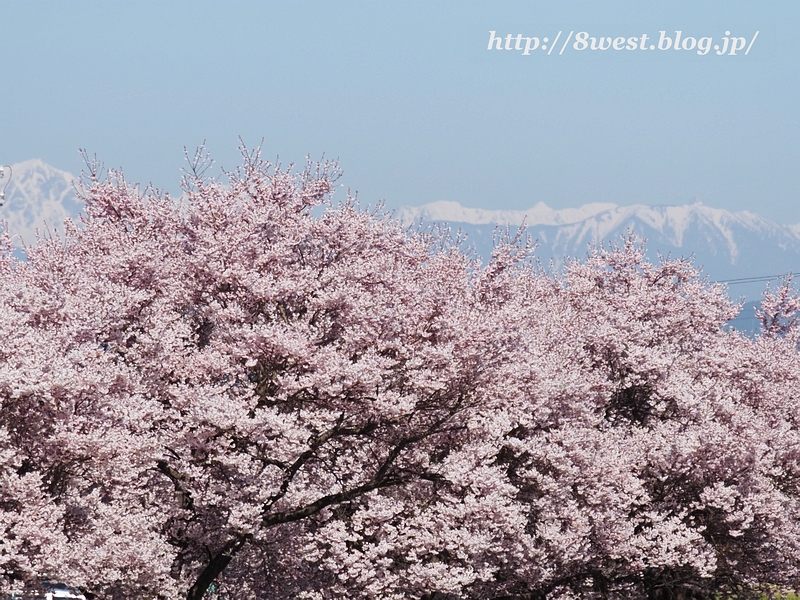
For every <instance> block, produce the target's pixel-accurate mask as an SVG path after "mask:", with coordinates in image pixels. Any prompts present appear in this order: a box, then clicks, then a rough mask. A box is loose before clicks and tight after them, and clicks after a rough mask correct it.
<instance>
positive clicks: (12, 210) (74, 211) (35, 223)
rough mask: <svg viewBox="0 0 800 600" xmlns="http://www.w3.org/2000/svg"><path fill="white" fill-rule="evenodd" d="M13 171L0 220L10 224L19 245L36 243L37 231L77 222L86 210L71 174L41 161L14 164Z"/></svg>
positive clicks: (41, 231)
mask: <svg viewBox="0 0 800 600" xmlns="http://www.w3.org/2000/svg"><path fill="white" fill-rule="evenodd" d="M11 169H12V175H11V181H10V183H9V185H8V189H7V190H6V197H5V201H4V203H3V207H2V208H0V218H2V219H3V220H5V221H6V222H7V223H8V231H9V233H10V234H11V235H12V236H15V242H16V245H20V242H24V244H26V245H29V244H33V243H34V242H35V241H36V235H37V233H36V232H37V230H38V231H39V232H40V233H42V234H44V233H45V232H46V231H47V230H48V229H50V230H53V229H55V230H56V231H60V230H61V229H62V223H63V222H64V220H65V219H67V218H73V219H74V218H75V217H76V216H77V215H78V213H80V211H81V210H82V209H83V204H82V203H81V202H80V201H79V200H78V197H77V195H76V193H75V189H74V188H73V186H72V181H73V180H74V179H75V177H74V176H73V175H71V174H70V173H67V172H66V171H61V170H59V169H56V168H54V167H51V166H50V165H48V164H47V163H45V162H43V161H41V160H39V159H32V160H26V161H24V162H21V163H17V164H15V165H11ZM20 238H21V240H20Z"/></svg>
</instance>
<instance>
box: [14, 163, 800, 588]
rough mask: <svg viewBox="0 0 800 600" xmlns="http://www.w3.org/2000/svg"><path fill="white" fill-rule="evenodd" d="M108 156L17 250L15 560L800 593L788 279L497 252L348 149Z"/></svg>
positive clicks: (125, 575)
mask: <svg viewBox="0 0 800 600" xmlns="http://www.w3.org/2000/svg"><path fill="white" fill-rule="evenodd" d="M243 157H244V160H243V164H242V166H241V167H239V168H238V169H237V170H236V171H235V172H232V173H230V174H228V180H227V181H226V182H221V181H217V180H214V179H210V178H206V177H205V176H204V173H203V169H202V165H200V164H197V163H195V165H194V169H190V171H189V172H188V173H187V175H186V177H185V180H184V188H185V189H184V194H183V195H182V196H181V197H180V198H179V199H173V198H170V197H169V196H168V195H166V194H162V193H159V192H156V191H154V190H149V189H148V190H145V191H142V190H140V189H139V188H138V187H136V186H131V185H129V184H128V183H126V182H125V180H124V178H123V177H122V175H121V173H117V172H111V173H110V174H109V176H108V177H101V176H100V173H99V172H97V171H96V170H90V173H89V177H88V181H87V184H86V186H85V188H84V190H83V194H84V197H85V201H86V214H85V215H84V216H83V217H82V218H81V220H82V223H81V224H80V225H78V224H74V223H70V222H67V223H65V229H64V232H63V238H59V237H48V238H42V239H41V240H40V242H39V243H38V244H37V245H36V246H34V247H31V248H28V249H27V255H28V256H27V261H19V260H17V259H15V258H14V256H13V254H12V253H11V245H10V241H9V239H8V236H7V235H6V237H5V238H4V241H3V244H4V247H3V248H4V254H3V259H2V264H0V328H1V329H0V357H1V358H2V361H1V362H0V403H2V411H1V412H0V577H1V578H2V579H0V582H1V585H2V587H3V589H4V590H6V591H8V590H11V589H17V588H21V587H23V586H25V585H27V584H31V585H32V584H34V583H35V582H37V581H41V580H42V579H51V580H60V581H65V582H68V583H70V584H72V585H76V586H79V587H81V588H82V589H83V590H85V591H86V592H89V593H91V594H93V595H94V596H95V597H97V598H113V599H123V598H132V597H137V598H152V599H156V598H159V599H164V600H173V599H179V598H187V599H188V600H199V599H200V598H203V597H206V598H210V597H213V596H218V597H223V598H242V599H244V598H254V597H274V598H300V599H305V600H323V599H325V600H327V599H339V598H371V599H375V600H378V599H391V598H397V599H401V598H418V599H428V600H433V599H449V598H453V599H455V598H468V599H500V598H505V599H514V598H516V599H520V600H522V599H533V598H541V599H544V598H547V599H553V600H555V599H567V598H575V597H581V598H626V599H627V598H633V599H635V598H641V599H662V598H663V599H666V598H680V597H683V598H712V597H715V596H714V594H717V593H735V594H738V597H739V598H746V597H759V594H764V593H771V592H772V591H774V590H779V589H781V588H782V587H798V586H799V585H800V571H799V569H800V527H799V525H798V516H800V515H799V514H798V511H799V510H800V507H799V506H798V500H800V488H799V487H798V482H800V435H799V433H798V426H799V424H800V420H799V418H800V414H799V409H798V402H797V399H798V398H799V397H800V379H799V376H800V363H799V362H798V354H797V342H798V334H797V331H796V325H795V319H794V316H795V313H796V311H797V309H798V306H799V305H798V301H797V298H796V297H795V296H794V295H792V293H791V290H790V288H789V287H787V286H784V287H782V288H779V289H778V290H776V291H773V292H772V293H770V294H768V295H767V296H766V298H765V301H764V302H763V304H762V320H763V322H764V331H763V334H762V335H759V336H756V337H755V338H749V337H746V336H743V335H741V334H739V333H737V332H736V331H733V330H731V329H730V328H729V327H727V326H726V324H727V322H728V321H729V320H730V319H731V318H733V316H735V314H736V312H737V309H738V307H737V306H736V305H735V304H733V303H732V302H731V301H730V300H729V299H728V297H727V295H726V291H725V290H724V288H722V287H721V286H718V285H711V284H709V283H708V282H707V281H706V280H705V279H703V278H702V276H701V274H700V273H699V271H698V270H697V269H696V268H695V267H694V266H693V265H692V264H691V262H690V261H688V260H685V259H667V258H665V259H662V260H661V262H660V263H659V264H650V263H648V262H647V261H646V260H645V258H644V251H643V248H642V246H641V244H639V243H637V242H636V241H635V240H633V239H629V240H626V241H624V242H623V243H622V244H621V245H620V246H618V247H613V248H607V249H602V248H601V249H599V250H595V251H593V252H592V253H591V254H590V255H589V256H588V258H586V259H585V260H582V261H575V262H572V263H570V264H569V265H568V266H567V267H566V268H565V269H564V270H563V272H560V273H555V274H553V273H548V272H546V271H545V270H543V269H541V268H540V267H538V266H537V265H536V263H535V262H534V261H533V260H531V259H530V249H529V248H528V247H526V245H525V244H524V242H523V241H521V240H520V239H510V240H505V241H503V240H500V241H499V242H498V245H497V247H496V249H495V252H494V254H493V256H492V257H491V259H490V260H488V261H487V263H486V264H485V265H481V264H480V263H479V262H478V261H477V260H476V259H474V258H473V257H471V256H470V255H469V254H468V253H465V252H463V251H461V249H460V247H459V246H458V245H457V244H452V243H448V241H447V239H443V238H441V237H440V236H436V235H432V234H429V233H425V232H421V231H415V230H409V229H406V228H404V227H403V226H402V225H401V224H399V223H397V222H395V221H394V220H393V219H392V218H391V216H390V215H385V214H383V213H381V212H380V211H372V212H370V211H365V210H362V209H361V208H359V206H358V204H357V202H356V201H355V200H354V199H353V198H347V199H346V200H344V201H342V202H341V203H336V202H334V201H333V200H332V199H331V193H332V191H333V189H334V186H335V182H336V179H337V175H338V171H337V169H336V166H335V165H331V164H324V165H314V164H309V165H308V166H307V168H306V169H305V170H304V171H302V172H300V173H294V172H293V171H292V170H291V169H286V170H284V169H280V168H278V167H275V166H273V165H270V164H269V163H266V162H264V161H263V160H262V159H261V158H260V156H259V153H258V152H257V151H256V152H247V151H245V152H244V153H243Z"/></svg>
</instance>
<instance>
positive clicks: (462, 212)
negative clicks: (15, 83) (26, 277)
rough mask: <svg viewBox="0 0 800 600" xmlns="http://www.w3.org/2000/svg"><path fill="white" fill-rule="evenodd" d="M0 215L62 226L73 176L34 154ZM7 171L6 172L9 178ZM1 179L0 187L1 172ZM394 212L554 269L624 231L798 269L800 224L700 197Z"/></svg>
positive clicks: (718, 268)
mask: <svg viewBox="0 0 800 600" xmlns="http://www.w3.org/2000/svg"><path fill="white" fill-rule="evenodd" d="M12 173H13V175H12V178H11V181H10V183H9V185H8V188H7V189H6V197H5V201H4V205H3V206H2V207H0V218H2V219H3V220H5V221H7V222H8V228H9V231H10V233H11V234H12V235H15V236H17V242H18V245H21V242H22V241H24V243H25V244H32V243H34V242H35V241H36V231H37V230H39V231H40V232H45V231H47V230H48V229H49V230H53V229H56V230H61V229H62V223H63V221H64V219H66V218H68V217H69V218H73V219H74V218H75V217H77V215H78V214H79V213H80V212H81V210H82V209H83V204H82V203H81V201H80V200H79V199H78V197H77V194H76V193H75V189H74V186H73V180H75V177H74V176H73V175H71V174H70V173H67V172H65V171H61V170H59V169H56V168H54V167H52V166H50V165H48V164H46V163H44V162H43V161H41V160H39V159H33V160H28V161H25V162H21V163H17V164H15V165H12ZM7 175H8V174H7V173H5V177H7ZM5 177H4V178H2V179H0V187H2V186H3V185H4V184H5V181H6V178H5ZM395 216H396V217H397V218H399V219H400V220H402V221H403V222H405V223H407V224H411V223H413V222H419V221H422V222H423V223H447V224H449V225H450V226H451V228H453V229H461V230H462V231H463V232H464V233H466V234H467V236H468V242H470V243H472V244H473V245H474V246H475V248H476V250H477V252H478V253H479V254H480V255H481V256H484V257H487V256H488V255H489V254H490V253H491V248H492V240H493V236H494V234H495V230H496V225H499V226H501V227H504V226H509V227H510V229H511V232H512V234H513V233H514V232H515V231H516V228H517V227H518V226H519V225H521V224H522V223H525V224H526V227H527V233H528V234H529V235H530V236H531V237H532V238H533V239H534V240H536V241H537V242H538V244H539V246H538V249H537V251H536V254H537V256H538V257H539V259H540V260H541V262H542V263H543V264H544V265H547V264H548V263H549V262H550V261H552V262H553V265H554V267H556V268H558V267H560V266H561V265H563V264H564V262H565V260H567V259H568V258H569V257H577V258H582V257H585V256H586V254H587V252H588V250H589V248H590V247H591V246H593V245H597V244H599V243H602V242H618V241H620V240H621V238H622V237H623V236H625V235H626V233H627V231H629V230H630V231H633V232H634V233H636V234H637V235H638V236H640V237H643V238H646V239H647V249H648V252H649V254H650V257H651V259H653V260H656V259H657V257H658V254H659V253H660V254H662V255H667V254H671V255H672V256H689V255H693V256H694V259H695V263H696V264H697V265H698V266H700V267H702V268H703V271H704V272H705V273H707V274H708V276H709V279H711V280H712V281H725V280H731V279H741V278H747V277H764V276H770V275H780V274H783V273H788V272H800V223H799V224H796V225H779V224H778V223H775V222H773V221H770V220H768V219H765V218H763V217H760V216H758V215H756V214H754V213H752V212H747V211H743V212H736V213H732V212H729V211H726V210H722V209H718V208H711V207H708V206H704V205H703V204H700V203H695V204H689V205H685V206H645V205H640V204H636V205H632V206H617V205H615V204H610V203H594V204H585V205H583V206H580V207H578V208H566V209H560V210H556V209H553V208H550V207H549V206H547V205H546V204H544V203H541V202H540V203H539V204H537V205H535V206H533V207H531V208H530V209H528V210H522V211H494V210H485V209H477V208H467V207H464V206H461V205H460V204H458V203H457V202H435V203H432V204H427V205H425V206H420V207H404V208H401V209H399V210H397V211H396V212H395ZM763 286H764V283H763V282H757V283H756V284H753V285H749V286H748V285H739V284H738V283H733V284H732V286H731V290H730V291H731V295H732V296H734V297H738V296H739V295H745V296H747V297H748V298H749V299H757V298H758V296H759V295H760V290H761V289H763Z"/></svg>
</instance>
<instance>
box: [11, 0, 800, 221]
mask: <svg viewBox="0 0 800 600" xmlns="http://www.w3.org/2000/svg"><path fill="white" fill-rule="evenodd" d="M0 28H1V29H0V31H1V32H2V35H0V56H2V58H3V60H2V65H3V67H2V75H3V76H2V77H1V78H0V81H2V93H0V109H2V115H0V162H2V163H6V164H7V163H14V162H18V161H22V160H25V159H28V158H34V157H37V158H42V159H43V160H45V161H46V162H48V163H50V164H52V165H54V166H56V167H59V168H62V169H65V170H69V171H72V172H74V173H77V172H79V171H80V169H81V165H82V163H81V159H80V157H79V155H78V149H79V148H86V149H87V150H88V151H89V152H90V153H92V154H94V153H96V154H97V155H98V156H99V157H100V158H101V159H102V160H104V161H105V163H106V164H107V165H109V166H121V167H123V169H124V171H125V173H126V175H127V177H128V178H129V179H130V180H133V181H140V182H142V183H147V182H153V183H154V184H155V185H157V186H159V187H162V188H165V189H167V190H169V191H172V192H175V191H177V190H178V182H179V178H180V168H181V166H182V165H183V147H184V146H188V147H189V148H190V149H193V148H194V147H196V146H197V145H199V144H200V143H202V142H203V141H204V140H205V141H206V143H207V146H208V148H209V150H210V151H211V152H212V154H213V156H214V157H215V159H216V164H217V166H219V167H225V168H232V167H234V166H235V165H236V164H237V162H238V154H237V145H238V137H239V136H241V137H242V138H243V140H244V141H245V143H247V144H248V145H251V146H254V145H257V144H259V143H260V142H261V139H262V138H263V139H264V143H263V153H264V155H265V156H266V157H268V158H274V157H277V156H280V158H281V162H283V163H288V162H302V161H304V157H305V156H306V155H308V154H310V155H311V156H312V158H319V157H321V156H322V155H323V153H324V155H325V156H326V157H330V158H338V159H339V160H340V164H341V166H342V168H343V170H344V178H343V180H342V182H343V183H344V184H345V185H346V186H350V187H352V188H353V189H355V190H358V192H359V197H360V198H361V201H362V202H363V203H369V204H374V203H375V202H378V201H381V200H384V201H385V202H386V204H387V205H388V206H389V207H396V206H401V205H420V204H424V203H428V202H433V201H436V200H456V201H459V202H461V203H462V204H463V205H465V206H472V207H484V208H503V209H524V208H527V207H529V206H531V205H533V204H535V203H536V202H539V201H544V202H546V203H548V204H550V205H551V206H553V207H555V208H562V207H567V206H577V205H580V204H583V203H586V202H615V203H617V204H631V203H644V204H684V203H687V202H693V201H695V200H699V201H702V202H703V203H705V204H707V205H710V206H717V207H722V208H728V209H731V210H746V209H747V210H753V211H755V212H758V213H760V214H762V215H764V216H766V217H769V218H773V219H775V220H778V221H779V222H800V202H798V200H800V193H799V192H800V160H799V159H800V125H799V124H798V116H800V93H798V92H800V3H797V2H794V1H788V0H787V1H784V2H775V1H773V2H758V3H756V2H743V1H738V2H737V1H730V0H728V1H725V2H714V1H705V2H666V1H665V2H644V1H638V2H633V1H631V2H623V1H616V2H614V1H611V2H570V1H562V2H555V1H548V2H502V1H501V2H488V1H487V2H463V1H462V2H421V1H420V2H393V3H390V2H322V1H320V2H265V1H259V2H255V1H253V2H245V1H239V2H237V1H228V2H224V3H223V2H201V1H194V2H183V1H179V0H176V1H171V2H148V1H142V0H138V1H137V2H108V1H105V2H88V1H85V2H81V1H75V2H69V3H66V2H44V1H30V0H29V1H24V2H23V1H16V0H15V1H6V2H4V3H3V5H2V11H0ZM559 30H561V31H563V34H562V35H563V36H564V37H562V38H561V39H565V37H566V35H567V34H568V33H569V32H570V31H574V32H579V31H586V32H588V33H589V34H590V35H592V36H594V35H596V36H598V37H603V36H612V37H614V38H616V37H617V36H624V37H625V38H628V37H631V36H641V35H642V34H647V35H648V36H650V38H651V41H652V38H653V37H654V36H656V37H657V36H658V35H659V31H661V30H663V31H665V32H666V34H667V35H669V36H672V37H674V35H675V32H676V31H677V30H680V31H681V32H682V35H683V36H684V38H685V37H687V36H694V37H695V38H700V37H702V36H710V37H713V39H714V42H715V43H717V42H718V41H720V40H721V39H722V37H723V36H724V35H725V31H731V37H736V36H744V37H746V38H747V40H748V42H749V40H750V39H751V38H752V36H753V35H754V33H755V31H759V35H758V38H757V39H756V41H755V42H754V43H753V46H752V48H751V50H750V53H749V54H748V55H747V56H744V55H743V51H739V52H738V53H737V55H736V56H730V55H729V54H725V55H723V56H718V55H716V53H715V52H713V51H712V52H710V53H709V54H708V55H705V56H699V55H697V53H696V52H695V51H678V52H675V51H672V50H670V51H658V50H655V51H652V52H650V51H638V50H637V51H625V50H623V51H618V52H615V51H613V50H608V51H595V52H591V51H585V52H578V51H576V50H574V49H573V48H572V47H571V46H570V47H569V49H568V50H565V52H564V53H563V54H562V55H560V56H559V55H557V54H555V53H552V54H550V55H548V54H547V53H546V52H542V51H541V49H539V50H538V52H532V53H531V55H529V56H524V55H523V54H522V53H521V52H517V51H516V50H513V49H512V50H511V51H505V50H503V51H488V50H487V42H488V40H489V31H496V32H498V34H501V35H505V34H508V33H511V34H513V35H515V36H516V34H522V35H523V36H526V37H540V38H543V37H547V36H551V37H552V36H553V34H554V33H557V32H558V31H559ZM656 41H657V40H656ZM542 43H544V42H542ZM648 43H649V42H648Z"/></svg>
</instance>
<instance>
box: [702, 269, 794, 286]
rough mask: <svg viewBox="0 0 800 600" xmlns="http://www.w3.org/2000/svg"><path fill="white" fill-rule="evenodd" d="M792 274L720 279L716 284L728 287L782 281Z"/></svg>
mask: <svg viewBox="0 0 800 600" xmlns="http://www.w3.org/2000/svg"><path fill="white" fill-rule="evenodd" d="M791 274H792V272H791V271H789V272H788V273H781V274H780V275H761V276H759V277H740V278H739V279H720V280H718V281H715V282H714V283H727V284H728V285H737V284H740V283H760V282H762V281H772V280H774V279H780V278H781V277H786V276H787V275H791Z"/></svg>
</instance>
